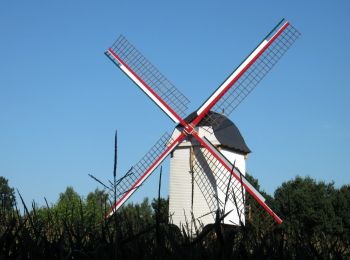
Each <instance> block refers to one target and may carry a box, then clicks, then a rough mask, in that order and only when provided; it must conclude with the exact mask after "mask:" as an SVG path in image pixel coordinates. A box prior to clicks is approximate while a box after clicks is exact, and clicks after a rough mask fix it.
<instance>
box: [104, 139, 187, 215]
mask: <svg viewBox="0 0 350 260" xmlns="http://www.w3.org/2000/svg"><path fill="white" fill-rule="evenodd" d="M185 136H186V134H185V133H184V132H182V133H181V134H180V135H179V136H178V137H177V138H176V139H175V140H174V141H173V142H172V143H171V145H169V146H168V148H167V149H166V150H165V151H164V152H163V153H162V154H161V155H160V156H159V157H158V159H156V160H155V161H154V163H153V164H152V165H151V166H150V167H149V168H148V169H147V171H146V172H145V173H144V174H143V175H142V176H141V178H139V179H138V180H137V181H136V182H135V183H134V185H133V186H132V187H131V188H130V189H129V191H128V192H126V193H125V194H124V195H123V197H121V199H120V200H118V201H117V203H116V204H115V205H114V206H113V207H112V209H111V210H110V211H109V212H108V214H107V215H106V218H107V217H108V216H109V215H110V214H111V213H112V212H114V211H115V210H116V208H117V207H120V206H121V202H122V201H123V200H124V199H125V198H127V197H128V195H129V194H130V193H131V194H132V193H133V192H134V191H135V190H136V189H135V188H136V187H137V185H138V184H141V183H142V182H143V180H144V178H146V177H147V176H148V175H149V174H151V173H152V171H153V170H154V169H153V170H152V168H153V167H154V166H156V165H157V164H158V163H160V162H162V160H164V159H165V158H166V156H168V154H169V153H170V152H171V151H172V150H173V149H174V148H175V147H176V145H177V144H178V143H180V142H181V141H182V140H183V139H184V138H185ZM131 194H130V195H131Z"/></svg>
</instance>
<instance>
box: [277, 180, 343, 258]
mask: <svg viewBox="0 0 350 260" xmlns="http://www.w3.org/2000/svg"><path fill="white" fill-rule="evenodd" d="M336 196H337V191H336V189H335V188H334V183H325V182H316V181H315V180H314V179H312V178H310V177H306V178H302V177H296V178H295V179H294V180H291V181H288V182H285V183H283V184H282V186H281V187H279V188H278V189H277V190H276V191H275V202H276V205H277V207H278V211H279V214H280V215H281V217H282V219H283V220H284V223H283V226H282V229H283V234H284V235H283V237H284V238H285V239H286V240H285V248H286V249H287V252H288V253H289V254H291V255H294V256H295V257H296V258H305V257H318V258H329V257H330V256H332V255H333V256H334V250H333V249H334V245H335V243H336V241H338V236H337V233H338V232H339V231H340V219H339V216H337V213H336V205H335V201H336V199H335V198H336ZM344 214H345V215H346V213H344Z"/></svg>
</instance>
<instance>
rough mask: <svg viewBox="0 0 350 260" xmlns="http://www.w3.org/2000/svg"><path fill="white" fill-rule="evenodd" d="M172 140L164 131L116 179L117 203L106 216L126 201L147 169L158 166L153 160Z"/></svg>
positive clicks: (146, 173)
mask: <svg viewBox="0 0 350 260" xmlns="http://www.w3.org/2000/svg"><path fill="white" fill-rule="evenodd" d="M173 142H174V139H173V138H172V137H171V135H170V134H169V133H167V132H166V133H164V134H163V135H162V136H161V137H160V138H159V140H158V141H157V142H156V143H155V144H154V145H153V147H152V148H151V149H150V150H149V151H148V152H147V153H146V154H145V155H144V156H143V157H142V158H141V160H140V161H139V162H138V163H136V164H135V165H134V166H132V167H131V168H130V170H129V171H127V173H126V174H125V175H124V176H123V177H121V178H120V179H118V180H117V181H116V190H117V196H116V201H117V202H119V203H117V204H116V205H114V208H113V209H112V210H111V211H110V212H109V213H108V215H107V216H109V215H111V214H113V213H114V212H115V210H116V208H118V207H119V206H120V204H121V203H122V202H124V201H126V200H127V199H128V197H129V196H130V195H131V194H132V193H134V192H135V191H136V190H137V189H138V188H139V187H140V186H141V185H142V183H143V182H144V181H145V180H146V179H147V178H148V176H149V175H150V174H151V173H152V172H149V169H151V168H152V167H154V169H156V168H157V167H158V165H155V162H156V161H157V159H158V158H160V157H161V155H162V154H163V153H164V152H166V150H167V149H168V148H169V145H170V144H172V143H173ZM154 169H153V170H154Z"/></svg>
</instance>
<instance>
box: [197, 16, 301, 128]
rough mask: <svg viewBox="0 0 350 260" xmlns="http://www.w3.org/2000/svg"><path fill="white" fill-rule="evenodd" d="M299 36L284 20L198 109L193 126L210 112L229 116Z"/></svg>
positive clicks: (214, 123)
mask: <svg viewBox="0 0 350 260" xmlns="http://www.w3.org/2000/svg"><path fill="white" fill-rule="evenodd" d="M299 36H300V33H299V32H298V31H297V30H296V29H295V28H294V27H293V26H292V25H291V24H290V23H289V22H287V21H285V20H284V19H283V20H282V21H281V22H280V23H279V24H278V25H277V26H276V27H275V28H274V29H273V30H272V31H271V32H270V33H269V34H268V35H267V36H266V37H265V38H264V40H263V41H262V42H261V43H260V44H259V45H258V47H256V48H255V50H254V51H253V52H252V53H251V54H250V55H248V57H247V58H246V59H245V60H244V61H243V62H242V63H241V64H240V65H239V66H238V67H237V69H235V70H234V72H232V74H231V75H230V76H229V77H228V78H227V79H226V80H225V81H224V82H223V83H222V84H221V85H220V87H219V88H218V89H217V90H216V91H215V92H214V93H213V95H212V96H211V97H210V98H209V99H208V100H207V101H206V102H205V103H204V104H203V105H202V106H201V107H200V108H199V109H198V111H197V114H198V116H199V117H198V119H197V120H196V121H194V124H197V123H198V122H199V121H200V119H202V118H203V117H204V116H205V115H206V114H207V113H208V112H209V110H212V111H215V112H217V113H222V114H224V115H226V116H228V115H230V114H231V113H232V111H233V110H234V109H235V108H236V107H237V106H238V105H239V104H240V103H241V102H242V101H243V100H244V99H245V98H246V97H247V95H248V94H249V93H250V92H251V91H252V90H253V89H254V88H255V87H256V86H257V85H258V83H259V82H260V81H261V80H262V79H263V78H264V77H265V75H266V74H267V73H268V72H269V71H270V70H271V69H272V67H273V66H274V65H275V64H276V63H277V61H279V59H280V58H281V57H282V56H283V55H284V54H285V53H286V51H287V50H288V49H289V48H290V47H291V46H292V44H293V43H294V42H295V41H296V40H297V39H298V37H299ZM216 121H217V118H216V119H214V118H213V119H212V125H213V127H215V126H217V125H219V124H220V122H216Z"/></svg>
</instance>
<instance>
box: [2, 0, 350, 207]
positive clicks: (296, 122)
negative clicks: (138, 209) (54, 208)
mask: <svg viewBox="0 0 350 260" xmlns="http://www.w3.org/2000/svg"><path fill="white" fill-rule="evenodd" d="M349 12H350V2H349V1H288V2H284V3H283V2H281V1H244V3H243V1H240V2H238V1H191V2H190V1H171V2H170V1H139V2H136V1H134V2H131V1H123V2H122V1H22V2H19V1H2V2H1V3H0V35H1V41H0V175H3V176H5V177H6V178H8V179H9V181H10V185H11V186H14V187H16V188H18V189H19V190H20V191H21V192H22V194H23V195H24V197H25V198H26V200H27V202H30V201H31V200H35V201H37V202H38V203H39V204H41V205H42V204H43V202H44V200H43V198H44V197H46V198H47V199H48V200H49V202H54V201H56V200H57V198H58V195H59V193H60V192H62V191H64V190H65V188H66V187H67V186H68V185H70V186H73V187H74V188H75V190H76V191H78V192H79V193H80V194H82V195H85V196H86V195H87V193H88V192H89V191H92V190H94V189H95V188H96V187H97V184H96V183H95V182H94V181H93V180H91V179H90V178H89V177H88V175H87V174H88V173H91V174H94V175H95V176H97V177H99V178H100V179H102V180H106V179H107V178H110V177H111V176H112V170H113V138H114V136H113V135H114V131H115V129H118V132H119V147H118V148H119V150H118V151H119V162H118V163H119V164H118V175H119V176H121V175H122V174H123V173H124V172H125V171H126V170H127V169H129V167H130V166H131V165H133V164H134V163H136V162H137V161H138V160H139V159H140V158H141V157H142V155H143V154H144V153H146V152H147V150H148V149H149V148H150V147H151V146H152V144H153V143H154V142H155V141H156V140H157V139H158V138H159V137H160V136H161V135H162V134H163V133H164V132H165V131H169V132H170V131H171V130H172V127H173V126H174V125H173V123H172V122H171V120H170V119H169V118H168V117H167V116H166V115H165V114H163V113H162V112H161V111H160V110H159V109H158V108H157V107H156V106H155V105H154V104H153V103H152V102H151V101H150V100H149V99H148V98H146V96H145V95H144V94H143V93H142V92H141V91H140V90H139V89H137V87H135V86H134V85H133V84H132V83H131V82H130V80H129V79H128V78H127V77H126V76H125V75H123V74H122V73H121V72H120V71H119V70H118V69H117V68H116V67H115V66H114V65H113V64H112V63H111V62H110V61H109V60H108V59H107V58H106V57H105V56H104V54H103V53H104V51H105V49H106V48H108V47H109V46H110V45H111V44H112V43H113V41H114V40H115V39H116V37H117V36H118V35H119V34H124V35H125V36H126V37H127V38H128V39H129V40H130V41H131V42H132V43H133V44H134V45H136V46H137V48H138V49H139V50H140V51H141V52H142V53H143V54H144V55H145V56H146V57H147V58H148V59H149V60H150V61H151V62H152V63H153V64H155V65H156V66H157V67H158V68H159V70H160V71H161V72H163V74H165V75H166V76H167V77H168V78H169V79H170V81H171V82H173V84H174V85H176V86H177V87H178V89H179V90H180V91H182V92H183V93H184V94H185V95H186V96H187V97H188V98H189V99H190V100H191V108H190V110H195V109H196V108H197V107H198V106H199V105H200V104H201V103H202V102H203V101H204V100H205V99H206V98H207V97H208V96H209V95H210V94H211V93H212V91H214V90H215V89H216V88H217V86H218V84H220V83H221V82H222V81H223V80H224V79H225V78H226V77H227V76H228V74H229V73H230V72H231V71H232V70H233V69H234V68H235V67H236V66H237V65H238V64H239V63H240V62H241V60H242V58H244V57H245V56H246V55H247V54H248V53H249V52H250V51H251V50H252V49H253V48H254V47H255V46H256V45H257V43H259V42H260V41H261V39H262V38H263V37H264V36H265V35H266V34H267V33H268V32H269V30H270V29H271V28H272V27H273V26H274V25H275V24H276V23H277V22H278V21H279V20H280V19H281V18H283V17H285V18H287V19H288V20H289V21H291V23H292V24H293V25H294V26H295V27H296V28H297V29H298V30H299V31H300V32H301V33H302V36H301V38H300V39H299V40H298V41H297V42H296V44H295V45H294V46H293V47H292V49H291V50H290V51H288V52H287V54H286V55H285V56H284V57H283V59H282V60H281V61H280V62H279V63H278V64H277V65H276V67H275V68H274V69H273V70H272V71H271V72H270V73H269V74H268V76H267V77H266V78H265V79H264V80H263V81H262V82H261V83H260V84H259V86H258V87H257V88H256V89H255V90H254V92H253V93H251V95H250V96H249V97H248V98H247V99H246V100H245V101H244V102H243V103H242V104H241V105H240V106H239V107H238V108H237V109H236V111H235V112H234V113H233V114H232V115H231V116H230V118H231V119H232V120H233V121H234V122H235V123H236V125H237V126H238V127H239V128H240V130H241V133H242V134H243V136H244V137H245V139H246V142H247V144H248V146H249V147H250V149H251V150H252V151H253V152H252V154H251V155H250V156H249V158H248V161H247V169H248V171H249V172H250V173H251V174H252V175H254V176H255V177H256V178H258V179H259V181H260V183H261V186H262V187H263V188H264V189H265V190H266V191H267V192H269V193H272V192H273V191H274V190H275V189H276V188H277V187H278V186H279V185H280V184H281V183H282V182H283V181H286V180H289V179H291V178H293V177H294V176H296V175H301V176H306V175H309V176H311V177H313V178H316V179H317V180H324V181H327V182H328V181H332V180H334V182H335V184H336V186H340V185H343V184H348V183H350V176H349V170H348V166H347V162H348V154H349V152H348V147H349V146H350V122H349V121H350V120H349V118H350V117H349V112H350V90H349V88H350V79H349V76H348V73H349V72H350V61H349V60H350V47H349V46H350V33H349V27H350V16H349ZM189 112H190V111H189ZM158 172H159V171H156V172H155V173H154V174H153V175H152V176H151V177H150V178H149V179H148V180H147V183H146V184H145V185H144V186H143V187H142V189H140V190H139V191H138V192H137V193H136V194H135V196H134V198H133V200H134V201H139V200H140V199H141V198H143V197H145V196H148V197H153V196H155V195H156V190H157V188H156V187H157V181H158ZM167 177H168V161H166V162H165V163H164V175H163V188H162V194H163V196H166V195H167V188H168V183H167V182H168V178H167Z"/></svg>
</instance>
